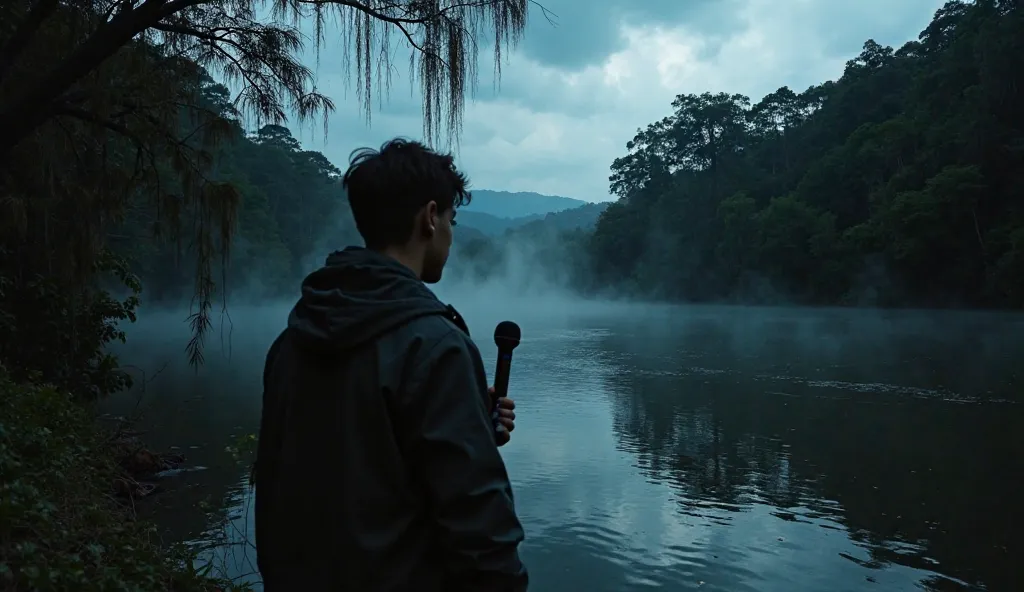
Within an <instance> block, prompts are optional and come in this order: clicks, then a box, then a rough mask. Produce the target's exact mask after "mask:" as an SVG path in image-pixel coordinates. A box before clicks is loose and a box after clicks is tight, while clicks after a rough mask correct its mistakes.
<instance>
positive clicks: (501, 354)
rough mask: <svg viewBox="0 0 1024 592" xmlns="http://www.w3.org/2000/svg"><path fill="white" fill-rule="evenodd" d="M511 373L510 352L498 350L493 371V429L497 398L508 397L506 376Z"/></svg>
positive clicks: (496, 426) (496, 425) (495, 418)
mask: <svg viewBox="0 0 1024 592" xmlns="http://www.w3.org/2000/svg"><path fill="white" fill-rule="evenodd" d="M511 371H512V350H511V349H508V350H506V349H504V348H499V349H498V364H497V366H495V369H494V400H493V401H491V421H492V422H493V423H494V428H495V429H497V428H498V426H499V425H500V424H499V422H498V417H499V416H498V398H500V397H507V396H508V376H509V374H510V373H511Z"/></svg>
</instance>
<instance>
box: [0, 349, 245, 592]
mask: <svg viewBox="0 0 1024 592" xmlns="http://www.w3.org/2000/svg"><path fill="white" fill-rule="evenodd" d="M121 477H122V475H121V474H120V472H119V469H118V467H117V463H116V459H115V458H114V457H113V448H112V446H110V443H109V440H108V436H107V435H106V434H104V433H103V432H102V430H100V429H99V428H98V427H97V425H96V424H95V423H94V421H93V419H92V417H90V414H89V413H88V412H87V411H86V410H85V409H84V408H82V407H81V406H80V405H78V404H76V403H74V402H73V401H72V399H71V396H70V395H66V394H63V393H61V392H59V391H57V390H56V389H53V388H50V387H45V386H38V385H26V384H17V383H14V382H12V381H11V379H10V376H9V374H8V373H7V371H6V370H5V369H4V368H3V367H2V366H0V589H3V590H39V591H41V592H43V591H50V590H54V591H57V590H61V591H63V590H75V591H76V592H90V591H100V590H104V591H106V590H125V591H150V590H175V591H193V590H195V591H207V590H230V589H237V588H235V587H233V586H232V585H231V584H229V583H226V582H222V581H217V580H214V579H212V578H208V577H206V575H207V574H205V573H202V572H200V571H197V570H196V569H195V568H194V567H193V565H194V563H193V556H192V554H191V553H190V552H189V551H188V550H187V549H186V548H185V547H184V546H181V545H179V546H176V547H173V548H166V547H162V546H161V545H160V544H159V543H158V542H157V538H156V536H155V533H154V529H153V527H151V526H147V525H144V524H142V523H139V522H135V521H133V520H132V519H131V516H130V513H129V512H128V511H127V510H126V508H125V506H124V505H123V504H120V503H118V502H117V501H116V500H115V498H114V497H113V493H112V491H113V485H114V483H115V482H116V481H117V480H118V479H119V478H121Z"/></svg>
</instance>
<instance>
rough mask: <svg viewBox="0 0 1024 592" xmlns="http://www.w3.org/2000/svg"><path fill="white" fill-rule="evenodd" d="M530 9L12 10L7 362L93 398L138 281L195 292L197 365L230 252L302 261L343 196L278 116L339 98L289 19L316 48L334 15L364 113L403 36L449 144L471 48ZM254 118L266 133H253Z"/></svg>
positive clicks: (490, 5)
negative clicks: (311, 64)
mask: <svg viewBox="0 0 1024 592" xmlns="http://www.w3.org/2000/svg"><path fill="white" fill-rule="evenodd" d="M528 4H529V2H528V0H481V1H479V2H471V3H464V2H457V1H455V0H442V1H439V2H437V1H434V2H420V1H418V0H402V1H398V2H393V1H388V2H384V1H378V0H272V1H271V0H71V1H58V0H34V1H32V2H21V3H18V2H7V3H4V4H3V6H0V21H2V22H3V23H4V25H3V27H0V83H2V84H0V127H2V128H3V130H4V133H3V135H2V137H0V231H2V235H0V363H4V364H6V365H7V366H8V367H9V368H10V369H11V371H12V372H14V373H16V375H15V376H14V378H15V379H20V378H23V377H24V376H27V375H28V374H29V373H32V372H38V373H39V374H40V375H41V376H42V377H43V378H45V379H46V380H48V381H51V382H54V383H55V384H57V385H58V386H73V385H74V386H81V383H82V382H83V378H85V377H87V376H88V377H91V378H89V379H88V380H85V382H87V383H90V384H93V385H94V386H95V388H96V389H97V392H105V391H108V390H110V389H113V388H118V387H119V386H120V385H121V384H122V381H121V379H120V378H118V377H117V376H115V375H114V374H112V373H111V372H110V370H111V369H112V368H113V364H114V363H113V360H111V359H109V358H107V357H105V356H104V355H103V354H102V348H101V346H102V344H103V343H105V342H107V341H109V340H110V339H114V338H118V337H119V336H120V335H119V333H118V331H117V329H116V328H115V326H114V325H113V324H111V323H110V322H109V321H116V320H117V319H124V318H130V317H131V316H132V315H133V314H134V312H133V311H134V308H135V306H136V305H137V302H138V300H137V298H136V296H134V295H132V294H137V293H138V291H139V289H140V287H141V286H140V284H139V281H138V280H139V278H138V275H139V274H141V275H142V276H143V279H145V280H146V281H147V282H148V284H149V285H150V286H151V287H152V289H153V291H154V294H155V295H156V296H159V297H163V298H167V297H175V296H178V295H183V294H188V295H191V296H193V297H194V302H193V304H194V306H193V307H192V311H193V317H192V323H193V328H194V330H195V335H196V339H195V340H194V341H193V342H192V343H191V344H190V353H191V355H192V357H193V360H195V361H197V362H198V361H199V360H200V359H201V344H202V337H203V334H204V332H205V330H206V329H207V328H208V327H209V326H210V311H211V308H212V305H213V301H214V298H215V294H217V293H218V292H217V286H218V283H219V284H220V286H221V287H225V286H226V282H224V281H220V282H218V280H219V279H220V280H223V279H227V278H229V277H233V276H235V275H237V274H236V273H235V272H232V271H231V270H232V269H233V266H232V264H237V267H242V266H248V267H249V268H250V269H253V270H254V272H250V273H249V275H248V277H247V281H248V280H249V279H252V278H256V279H259V280H260V281H263V282H269V283H270V284H271V286H268V287H267V289H273V286H272V285H273V283H274V282H276V281H279V280H280V278H281V277H282V275H285V274H289V273H293V272H294V271H295V270H294V267H295V265H296V262H297V261H298V258H300V257H302V256H305V255H307V254H308V250H311V248H312V244H313V241H315V240H318V239H319V238H321V237H322V236H323V234H324V232H323V231H324V227H323V224H325V222H326V221H327V220H328V217H327V216H325V213H327V211H328V210H327V209H325V208H331V209H330V211H332V212H333V211H334V210H333V208H334V207H335V205H336V203H337V200H338V199H339V198H340V197H341V196H340V193H339V192H338V191H337V190H336V188H335V187H333V185H336V183H334V180H335V178H336V177H337V174H338V173H337V170H336V169H334V167H333V166H332V165H331V164H330V163H329V162H327V160H326V159H325V158H324V157H323V156H322V155H319V154H315V153H309V152H303V151H302V150H301V149H300V148H299V147H298V146H297V144H296V143H295V142H294V140H292V139H291V137H290V135H289V134H287V133H286V132H285V130H284V128H283V127H281V125H282V124H284V123H285V120H286V119H287V117H286V116H293V117H294V118H297V119H298V120H303V119H306V118H309V117H312V116H314V115H318V114H319V115H320V116H323V117H324V118H325V119H324V121H326V116H327V114H328V113H329V112H330V111H331V109H332V108H333V105H332V103H331V101H330V99H329V98H327V97H325V96H322V95H321V94H320V93H319V92H318V91H317V89H316V80H315V78H314V76H313V73H312V71H311V70H310V69H309V68H308V67H306V66H305V65H303V64H302V62H301V61H300V58H301V57H302V55H303V54H302V52H303V49H304V45H305V42H306V38H305V36H304V35H303V33H302V31H301V30H300V28H299V27H300V25H302V24H304V23H305V24H308V25H310V26H308V27H307V29H312V31H313V39H312V41H313V42H314V43H315V44H316V47H320V45H321V44H322V43H323V42H324V40H325V36H326V35H327V32H328V28H327V26H326V25H327V24H328V23H330V24H331V28H330V31H331V32H332V34H337V35H339V36H340V37H341V41H342V42H343V44H344V46H345V47H346V48H347V49H348V50H349V51H347V53H346V60H348V62H349V63H350V64H351V65H352V66H353V71H354V74H355V76H354V81H355V82H356V83H357V85H358V88H359V90H360V92H359V93H358V96H359V99H360V101H361V104H362V107H363V108H364V110H365V112H366V114H367V117H369V114H370V107H371V105H372V101H371V99H372V98H373V96H374V92H377V91H379V90H380V89H386V88H387V82H388V76H389V75H390V72H391V60H392V57H393V55H394V53H395V51H396V50H397V49H399V48H401V47H403V46H404V47H405V48H407V49H408V51H409V52H410V54H409V55H410V56H411V57H412V58H413V60H412V61H411V64H412V74H413V79H414V80H418V81H419V82H420V83H421V84H420V86H421V90H422V95H423V113H424V132H425V135H426V136H427V138H428V139H433V140H441V139H443V138H448V139H452V138H454V137H456V136H457V134H458V132H459V128H460V124H461V114H462V109H463V106H464V101H465V95H466V93H467V91H468V90H469V88H470V86H471V85H472V84H473V83H474V81H475V76H476V70H475V68H476V64H477V59H476V52H477V48H478V47H479V44H480V42H481V41H482V39H484V38H487V39H488V40H490V41H492V42H493V44H494V51H495V56H496V58H500V56H501V54H502V52H503V51H504V50H505V48H507V47H508V46H509V45H510V44H513V43H515V42H516V41H517V40H518V39H519V36H520V35H521V33H522V32H523V29H524V27H525V23H526V12H527V6H528ZM396 34H397V37H396V36H395V35H396ZM499 64H500V62H499ZM215 77H216V78H219V79H220V80H222V81H223V82H225V83H227V84H230V85H231V87H232V88H233V89H235V90H234V91H233V92H231V91H229V88H228V87H227V86H223V85H220V84H218V83H217V82H215ZM250 125H255V127H256V128H257V129H259V130H260V132H259V133H258V134H257V135H256V136H255V137H254V138H251V139H246V138H244V130H245V129H246V128H247V127H249V126H250ZM328 185H332V187H330V188H328V187H327V186H328ZM328 197H329V199H328ZM334 223H335V224H339V225H340V228H341V230H342V231H344V226H345V224H344V221H341V222H337V221H335V222H334ZM236 231H238V233H236ZM154 236H155V237H157V239H158V240H157V241H155V242H154V241H153V240H151V237H154ZM181 258H184V259H185V261H191V263H192V264H191V268H190V269H189V268H188V267H189V266H188V265H186V266H184V267H182V266H181V265H180V264H179V261H178V259H181ZM132 262H135V265H134V266H133V265H132ZM170 262H174V263H175V264H174V265H169V263H170ZM108 272H113V273H114V277H116V278H119V279H118V282H119V283H121V284H124V286H125V287H127V288H128V291H127V298H126V299H122V300H117V299H114V298H112V296H111V295H112V294H120V293H122V292H124V290H121V291H118V290H113V291H112V290H111V285H110V284H109V282H108V283H104V279H105V278H107V277H108V276H109V275H110V274H109V273H108ZM176 274H177V275H176ZM183 280H186V281H187V284H186V287H185V289H184V291H183V290H182V283H183ZM223 292H224V290H221V292H220V293H223ZM100 376H103V377H105V378H99V377H100Z"/></svg>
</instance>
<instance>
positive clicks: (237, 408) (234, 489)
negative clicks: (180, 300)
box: [104, 342, 263, 576]
mask: <svg viewBox="0 0 1024 592" xmlns="http://www.w3.org/2000/svg"><path fill="white" fill-rule="evenodd" d="M171 346H173V348H172V347H171ZM237 352H243V353H246V352H244V350H243V349H242V348H237V351H236V353H237ZM122 355H123V356H124V357H125V358H126V360H127V362H128V363H129V364H133V365H134V366H136V367H138V368H142V369H144V370H146V371H147V373H148V374H149V375H150V376H151V379H150V380H148V381H146V382H145V384H143V382H142V381H137V385H136V388H135V389H134V390H133V392H129V393H124V394H121V395H118V396H116V397H115V398H114V399H112V400H111V401H109V402H108V404H107V406H106V409H104V411H108V412H110V413H113V414H118V415H134V414H135V413H137V412H140V413H141V417H139V421H138V424H137V428H138V429H140V430H142V431H144V432H145V434H144V436H143V439H144V440H145V442H146V444H147V445H148V446H151V447H153V449H155V450H165V449H168V448H171V447H176V448H178V449H179V451H180V452H181V453H182V454H183V455H184V456H185V467H186V468H188V469H194V468H196V467H204V469H202V470H195V471H191V470H190V471H186V472H183V473H181V474H179V475H177V476H174V477H169V478H165V479H162V480H160V481H159V485H160V486H161V489H162V491H160V492H159V493H157V494H156V495H155V496H154V497H153V498H150V499H146V500H143V504H142V506H141V507H140V512H141V513H142V514H143V515H144V516H146V517H148V518H151V519H152V520H154V522H155V523H156V524H157V526H158V528H159V529H160V531H161V533H162V536H163V537H164V538H165V539H166V540H168V541H193V542H197V543H198V544H200V546H202V545H209V546H214V547H217V549H216V555H217V561H218V562H222V563H225V565H224V566H221V565H217V566H216V568H217V569H220V568H221V567H224V568H228V572H229V575H231V576H236V575H240V574H241V573H242V571H243V569H242V568H243V567H244V566H245V564H247V563H254V561H255V559H254V558H252V559H251V561H249V560H247V558H246V556H245V555H244V550H245V547H251V544H252V536H251V535H250V534H249V533H246V532H244V531H242V530H240V529H244V527H245V524H246V517H245V515H244V514H246V513H247V511H248V509H247V507H246V500H249V499H251V496H248V495H247V494H248V491H247V488H246V487H245V485H244V481H245V478H246V472H247V469H246V467H245V466H244V465H245V462H239V458H238V457H237V456H236V454H235V453H234V452H233V451H231V450H230V449H231V448H232V447H234V446H235V445H236V444H237V443H238V441H239V438H240V437H242V436H244V435H246V434H254V433H256V431H257V430H258V429H259V418H260V405H261V398H260V393H261V391H262V388H261V384H260V377H261V372H262V369H263V359H262V355H263V354H262V353H260V355H258V356H257V355H247V356H238V357H235V358H233V359H228V358H227V357H226V356H221V355H211V356H210V359H209V360H208V361H207V363H206V364H205V365H204V366H203V367H202V368H200V369H199V370H198V372H197V371H196V370H194V369H192V368H189V367H188V366H187V364H186V363H185V361H184V356H183V355H182V354H181V343H179V342H172V343H170V344H169V345H164V346H161V347H155V348H154V349H153V350H145V349H143V350H141V351H138V352H135V354H134V355H130V354H128V353H122ZM168 360H170V361H172V363H169V362H168ZM154 369H161V371H160V373H159V375H157V376H155V377H152V375H153V374H154V372H153V371H154ZM140 397H141V402H140V401H139V399H140ZM243 460H244V459H243ZM224 549H230V551H229V553H228V554H229V555H230V556H227V555H226V552H225V551H224ZM250 551H251V549H250ZM248 555H252V553H251V552H250V553H248ZM253 557H254V556H253Z"/></svg>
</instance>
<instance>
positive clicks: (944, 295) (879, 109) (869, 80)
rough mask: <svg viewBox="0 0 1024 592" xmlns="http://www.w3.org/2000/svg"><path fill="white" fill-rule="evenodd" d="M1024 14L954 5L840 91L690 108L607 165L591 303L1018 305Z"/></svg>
mask: <svg viewBox="0 0 1024 592" xmlns="http://www.w3.org/2000/svg"><path fill="white" fill-rule="evenodd" d="M1022 103H1024V10H1022V7H1021V4H1020V3H1019V2H1016V1H1012V0H978V1H977V2H962V1H959V0H954V1H951V2H948V3H947V4H946V5H945V6H944V7H943V8H942V9H940V10H939V11H938V12H937V13H936V15H935V18H934V19H933V21H932V22H931V23H930V24H929V25H928V27H927V28H926V29H925V30H924V31H922V33H921V35H920V37H919V40H917V41H911V42H909V43H907V44H906V45H904V46H903V47H901V48H899V49H898V50H894V49H893V48H891V47H884V46H881V45H879V44H878V43H876V42H875V41H871V40H869V41H868V42H867V43H865V44H864V49H863V51H862V52H861V54H860V55H859V56H857V57H855V58H854V59H852V60H850V61H849V62H847V64H846V70H845V72H844V74H843V76H842V77H841V78H840V79H839V80H837V81H835V82H826V83H824V84H821V85H818V86H813V87H811V88H809V89H807V90H805V91H803V92H799V93H798V92H794V91H793V90H791V89H789V88H788V87H783V88H780V89H779V90H777V91H775V92H773V93H770V94H768V95H767V96H765V97H764V98H763V99H761V100H760V101H758V102H757V103H755V104H751V101H750V100H749V99H748V98H747V97H744V96H741V95H734V94H728V93H712V92H707V93H702V94H683V95H679V96H678V97H676V99H675V101H673V103H672V108H673V112H672V114H671V115H669V116H668V117H666V118H664V119H662V120H661V121H658V122H655V123H653V124H651V125H649V126H647V128H645V129H642V130H639V131H638V132H637V135H636V137H635V138H633V140H632V141H630V142H629V144H628V145H627V150H628V153H627V154H626V155H625V156H623V157H621V158H618V159H616V160H615V162H614V163H613V164H612V175H611V178H610V182H611V190H612V192H613V193H614V194H615V195H617V196H619V201H618V202H617V203H616V204H614V205H613V206H612V207H610V208H609V209H608V210H607V211H606V212H605V214H604V215H603V216H602V218H601V220H600V222H599V224H598V227H597V229H596V232H595V233H594V235H593V237H592V239H591V241H590V244H589V246H588V247H587V250H588V252H589V255H590V261H591V264H592V266H593V272H594V274H593V277H592V279H593V281H594V284H593V285H594V286H600V287H609V286H626V287H628V288H629V289H630V290H631V291H632V292H633V293H637V294H644V295H654V296H658V297H664V298H669V299H680V300H688V301H711V300H737V301H748V302H749V301H776V302H791V303H792V302H796V303H816V304H833V303H845V304H875V305H910V306H992V307H1019V306H1021V305H1024V202H1022V201H1021V192H1022V191H1024V110H1022V109H1021V104H1022Z"/></svg>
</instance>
